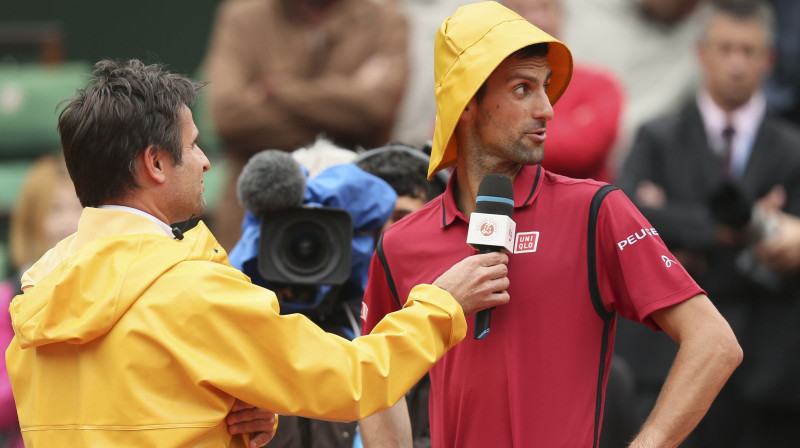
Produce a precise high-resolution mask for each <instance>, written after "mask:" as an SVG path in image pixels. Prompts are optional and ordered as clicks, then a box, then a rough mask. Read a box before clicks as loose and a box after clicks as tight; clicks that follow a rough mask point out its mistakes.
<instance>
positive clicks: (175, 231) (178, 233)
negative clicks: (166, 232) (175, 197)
mask: <svg viewBox="0 0 800 448" xmlns="http://www.w3.org/2000/svg"><path fill="white" fill-rule="evenodd" d="M192 218H194V213H192V216H190V217H189V219H187V220H186V222H184V223H183V229H181V228H180V227H178V226H172V234H173V235H174V236H175V239H176V240H178V241H181V240H182V239H183V232H184V231H185V230H186V228H187V227H189V222H191V221H192Z"/></svg>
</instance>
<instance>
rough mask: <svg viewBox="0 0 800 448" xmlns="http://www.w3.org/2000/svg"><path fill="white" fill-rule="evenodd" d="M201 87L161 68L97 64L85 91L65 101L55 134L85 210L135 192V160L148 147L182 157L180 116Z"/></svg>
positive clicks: (178, 159) (177, 160)
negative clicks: (57, 133) (58, 137)
mask: <svg viewBox="0 0 800 448" xmlns="http://www.w3.org/2000/svg"><path fill="white" fill-rule="evenodd" d="M203 85H204V84H203V83H197V82H195V81H192V80H191V79H189V78H188V77H186V76H183V75H177V74H172V73H169V72H168V71H167V70H166V68H165V67H164V66H163V65H159V64H154V65H145V64H144V63H142V62H141V61H139V60H136V59H131V60H130V61H127V62H124V63H122V62H116V61H111V60H102V61H100V62H98V63H97V64H95V66H94V72H93V73H92V77H91V80H90V81H89V83H88V85H87V87H86V88H84V89H80V90H78V91H77V92H76V94H75V96H74V97H73V98H72V99H70V100H67V101H68V104H67V106H66V107H65V108H64V110H62V111H61V113H60V114H59V117H58V132H59V134H60V135H61V145H62V146H63V149H64V159H65V161H66V163H67V170H68V171H69V175H70V177H71V178H72V182H73V183H74V184H75V192H76V193H77V195H78V199H80V201H81V204H82V205H83V206H84V207H96V206H98V205H102V204H106V203H108V202H109V201H114V200H118V199H120V198H122V197H123V196H124V195H126V194H127V193H129V192H130V191H132V190H134V189H136V188H139V185H138V184H137V182H136V157H137V156H138V155H139V154H140V153H142V152H144V151H145V149H147V147H149V146H150V145H153V146H154V147H155V148H156V150H157V151H167V152H169V154H170V156H171V158H172V161H173V164H180V163H182V162H183V159H182V157H181V155H182V148H181V122H180V112H181V110H182V108H183V106H184V105H185V106H190V105H192V104H193V103H194V101H195V98H196V97H197V91H198V90H199V89H200V88H201V87H202V86H203Z"/></svg>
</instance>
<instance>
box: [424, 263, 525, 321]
mask: <svg viewBox="0 0 800 448" xmlns="http://www.w3.org/2000/svg"><path fill="white" fill-rule="evenodd" d="M507 263H508V255H506V254H504V253H500V252H493V253H490V254H482V255H472V256H469V257H467V258H465V259H463V260H461V261H459V262H458V263H456V264H455V265H454V266H453V267H452V268H450V269H448V270H447V271H446V272H445V273H444V274H442V275H441V276H439V278H437V279H436V281H434V282H433V284H434V285H435V286H438V287H440V288H442V289H444V290H445V291H447V292H449V293H450V294H452V296H453V297H454V298H455V299H456V301H458V303H459V304H460V305H461V308H463V309H464V314H465V315H470V314H472V313H475V312H478V311H480V310H484V309H487V308H491V307H493V306H499V305H504V304H506V303H508V301H509V295H508V292H507V291H506V289H508V285H509V281H508V277H507V275H508V266H506V264H507Z"/></svg>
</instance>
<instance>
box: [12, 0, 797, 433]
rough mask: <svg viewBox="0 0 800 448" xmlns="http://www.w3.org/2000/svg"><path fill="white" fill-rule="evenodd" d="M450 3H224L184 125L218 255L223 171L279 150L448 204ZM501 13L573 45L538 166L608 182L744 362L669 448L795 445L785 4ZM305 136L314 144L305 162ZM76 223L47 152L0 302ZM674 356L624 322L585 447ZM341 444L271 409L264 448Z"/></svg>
mask: <svg viewBox="0 0 800 448" xmlns="http://www.w3.org/2000/svg"><path fill="white" fill-rule="evenodd" d="M466 3H471V2H467V1H463V0H395V1H390V0H383V1H380V0H224V1H222V2H221V3H220V4H219V7H218V9H217V11H216V15H215V19H214V22H213V24H209V26H210V29H211V34H210V35H211V37H210V40H209V42H208V44H207V47H206V55H205V59H204V61H203V63H202V66H201V67H199V69H200V70H199V73H202V77H203V78H204V79H205V80H207V81H209V85H208V87H207V89H208V91H209V97H208V101H206V102H203V104H200V105H198V107H196V108H195V114H198V115H200V114H203V115H208V116H210V121H209V125H208V126H206V127H202V126H200V120H198V127H199V128H200V134H201V141H202V139H203V137H202V136H203V134H213V135H215V136H217V137H218V139H219V141H220V145H221V148H222V151H221V153H220V154H218V155H216V156H215V158H214V159H213V160H212V170H213V169H214V167H213V165H214V163H215V162H222V163H221V165H222V168H218V169H221V170H224V171H225V175H224V179H225V181H224V182H223V186H222V187H221V190H220V193H219V194H220V197H221V199H220V201H219V203H218V205H217V206H216V207H214V208H213V209H211V210H210V211H209V212H208V215H207V216H206V217H205V218H204V219H205V220H207V221H208V222H209V227H210V228H211V229H212V230H213V231H214V233H215V234H216V236H217V238H218V239H219V241H220V243H221V244H222V246H223V247H224V248H225V249H226V250H228V251H230V250H232V249H233V247H234V246H235V245H236V243H237V241H239V239H240V237H241V236H242V230H241V229H242V222H243V217H244V214H245V210H244V208H243V206H242V205H241V204H240V203H239V201H238V200H237V198H236V184H237V179H238V176H239V173H240V172H241V170H242V168H243V167H244V166H245V164H246V162H247V161H248V160H249V159H250V158H251V156H253V155H254V154H256V153H257V152H260V151H262V150H265V149H278V150H282V151H286V152H292V153H293V154H294V156H295V159H296V160H298V162H299V163H300V164H301V165H303V166H305V167H306V169H307V172H308V174H309V176H310V177H312V178H313V177H314V176H315V175H317V173H319V172H321V171H324V169H325V168H327V167H330V166H333V165H335V164H338V163H356V164H357V165H358V166H359V167H361V168H362V169H363V170H365V171H367V172H369V173H371V174H373V175H375V176H377V177H379V178H381V179H383V180H384V181H386V182H387V183H388V184H389V185H390V186H392V187H393V189H394V190H395V193H396V194H397V196H398V199H397V201H396V203H395V207H394V210H393V215H392V217H391V218H390V219H389V221H388V222H386V224H385V225H386V226H388V225H389V224H391V222H393V221H394V220H398V219H401V218H402V216H404V215H405V214H408V213H411V212H413V211H414V210H416V209H417V208H419V207H421V206H422V205H423V204H424V203H425V202H426V201H428V200H431V199H433V198H434V197H435V196H436V195H438V194H439V193H441V191H443V189H444V183H445V182H446V181H447V179H446V177H445V178H434V179H432V180H431V182H427V181H426V180H425V176H426V171H427V162H425V161H424V160H426V158H427V154H426V149H427V150H429V147H428V146H427V145H428V141H429V139H430V138H431V136H432V134H433V129H434V119H435V118H434V117H435V110H436V108H435V104H434V88H435V86H434V81H433V39H434V35H435V32H436V29H437V27H438V26H439V24H440V23H441V22H442V20H443V19H444V18H445V17H447V16H449V15H451V14H452V13H453V11H455V10H456V8H457V7H458V6H460V5H463V4H466ZM501 3H504V4H505V5H506V6H508V7H509V8H510V9H513V10H515V11H516V12H517V13H519V14H520V15H521V16H523V17H524V18H526V19H527V20H528V21H530V22H531V23H533V24H534V25H536V26H538V27H539V28H541V29H542V30H544V31H546V32H547V33H549V34H550V35H552V36H554V37H556V38H558V39H559V40H561V41H562V42H564V43H565V44H566V45H567V46H568V47H569V48H570V50H571V51H572V53H573V57H574V72H573V75H572V80H571V83H570V85H569V87H568V89H567V91H566V93H565V94H564V95H563V97H562V98H561V99H560V101H559V102H558V103H557V105H556V106H555V107H554V113H555V118H554V119H553V120H552V121H551V122H550V123H548V126H547V143H546V145H545V148H546V156H545V159H544V162H543V166H544V167H545V168H546V169H548V170H550V171H553V172H556V173H559V174H564V175H567V176H571V177H578V178H593V179H597V180H601V181H605V182H609V183H614V184H617V185H618V186H619V187H620V188H621V189H622V190H623V191H624V192H625V193H626V194H627V195H628V196H629V197H630V198H631V200H632V201H633V202H634V203H635V204H636V206H637V207H639V209H640V210H641V211H642V213H643V214H644V215H645V216H646V217H647V219H648V220H649V221H650V222H651V223H652V224H653V227H654V228H656V229H657V230H658V233H659V235H661V237H662V238H663V239H664V241H665V243H666V244H667V246H668V247H669V248H670V250H671V251H672V253H673V254H674V255H675V257H677V258H678V260H679V261H680V262H681V263H682V264H683V265H684V266H685V267H686V268H687V270H688V271H689V273H690V274H692V276H693V277H694V278H695V280H696V281H697V282H698V283H699V284H700V286H701V287H702V288H704V289H705V290H706V292H707V293H708V296H709V297H710V298H711V300H712V301H713V302H714V303H715V305H716V306H717V307H718V308H719V309H720V311H721V312H722V313H723V315H724V316H725V317H726V318H727V319H728V320H729V322H730V323H731V326H732V327H733V329H734V331H735V333H736V335H737V337H738V338H739V342H740V343H741V345H742V347H743V349H744V363H743V364H742V367H741V368H740V369H738V370H737V372H736V373H735V374H734V377H733V378H732V380H731V382H729V384H728V385H727V386H726V387H725V389H724V390H723V392H722V393H721V395H720V397H719V398H718V400H717V402H715V404H714V405H713V406H712V408H711V410H710V412H709V414H708V415H707V417H706V418H705V419H704V420H703V422H701V424H700V426H699V427H698V429H697V431H695V433H694V434H693V435H692V436H690V438H689V439H688V440H687V441H686V442H685V444H684V445H683V446H688V447H716V446H719V447H739V446H741V447H753V446H775V447H783V446H786V447H789V446H797V445H796V443H797V442H796V441H795V439H796V437H794V435H793V432H794V425H795V424H796V423H797V422H800V383H798V382H797V381H796V380H797V378H800V356H798V355H800V330H798V327H797V324H798V323H800V28H798V27H796V26H794V25H795V24H797V23H800V2H796V1H793V0H771V1H756V0H713V1H712V0H505V1H503V2H501ZM53 106H55V104H54V105H53ZM199 107H202V108H204V109H199ZM321 138H322V139H324V140H325V141H327V142H329V143H330V147H329V148H327V149H326V150H320V149H317V150H314V147H313V144H314V143H315V142H317V141H318V140H319V139H321ZM376 148H381V150H380V151H377V152H375V151H374V150H375V149H376ZM369 150H373V152H370V151H369ZM410 152H411V153H413V154H414V155H409V153H410ZM368 153H369V154H371V155H370V156H368V157H365V156H364V155H365V154H368ZM421 160H422V161H421ZM80 211H81V207H80V204H79V202H78V200H77V197H76V196H75V193H74V190H73V189H72V185H71V182H70V180H69V176H68V174H67V172H66V167H65V165H64V162H63V158H62V157H60V156H59V155H58V154H57V151H56V154H54V155H47V156H44V157H42V158H40V159H39V160H37V161H36V162H35V163H34V164H33V165H32V166H31V169H30V172H29V173H28V174H27V176H26V179H25V181H24V182H23V184H22V186H21V188H20V191H19V194H18V198H17V200H16V203H15V206H14V208H13V209H12V210H11V213H10V219H9V222H10V225H9V235H8V242H9V243H8V246H9V252H10V256H11V263H12V264H11V266H12V269H10V271H12V272H11V273H10V275H9V276H8V278H7V280H5V281H4V282H2V283H0V302H1V303H2V304H3V306H4V307H6V308H7V306H8V303H9V302H10V301H11V299H12V298H13V296H14V295H15V294H16V292H17V291H18V290H19V276H20V274H21V273H22V272H24V270H25V269H26V267H27V266H29V265H30V264H32V263H33V262H34V261H36V260H37V259H38V258H39V257H40V256H42V255H43V254H44V253H45V252H46V251H47V250H49V249H50V248H51V247H53V246H54V245H55V243H56V242H57V241H59V240H60V239H62V238H64V237H65V236H67V235H69V234H70V233H72V232H74V231H75V230H76V229H77V225H78V223H77V221H78V217H79V216H80ZM380 227H384V226H380ZM378 234H379V231H378ZM354 330H356V331H353V332H351V333H354V334H359V331H357V329H354ZM12 335H13V333H12V331H11V328H10V321H9V318H8V316H7V313H3V314H2V319H0V338H2V342H4V343H6V344H8V342H9V341H10V339H11V336H12ZM675 351H676V345H675V344H674V343H673V342H672V341H671V340H670V339H669V338H668V337H666V336H665V335H663V334H661V333H658V332H653V331H651V330H649V329H647V328H645V327H643V326H634V325H632V324H631V325H629V324H628V323H627V322H626V321H624V319H620V321H619V323H618V338H617V347H616V351H615V362H614V368H613V369H612V372H615V373H613V374H612V377H611V378H610V379H609V389H608V398H607V404H606V416H605V419H606V424H605V429H604V433H603V436H604V437H603V440H602V443H601V446H604V447H616V446H624V444H625V441H626V440H630V439H631V438H632V437H633V436H634V435H635V431H636V430H637V429H638V428H639V427H640V426H641V424H642V423H643V421H644V418H646V416H647V415H646V412H647V411H649V409H651V408H652V405H653V401H654V400H655V398H656V396H657V394H658V392H659V390H660V387H661V385H662V383H663V380H664V378H665V377H666V374H667V371H666V369H668V367H669V365H670V363H671V361H672V358H673V357H674V354H675ZM2 372H3V374H4V376H5V377H4V378H0V383H2V384H0V427H2V430H3V431H4V433H3V434H4V436H3V437H4V439H3V443H5V445H2V446H9V447H12V446H18V445H15V444H19V443H20V442H19V437H18V433H17V434H15V424H16V413H15V408H14V405H13V397H12V396H11V391H10V386H9V385H8V380H7V373H6V372H5V364H3V369H2ZM425 387H426V383H425V381H424V380H423V382H422V383H421V384H420V385H418V386H417V387H416V388H415V389H412V391H411V392H410V393H409V396H408V402H409V409H410V411H411V413H412V425H413V428H412V430H413V433H414V443H415V447H423V446H430V441H429V439H428V434H427V400H426V397H427V391H426V389H425ZM17 432H18V431H17ZM357 432H358V431H357V428H356V425H355V424H332V423H327V422H316V421H310V420H306V419H296V420H295V419H292V420H290V419H286V420H284V418H283V417H282V418H281V426H279V430H278V433H277V436H276V438H275V439H274V440H273V442H272V444H271V445H270V446H283V447H340V446H341V447H345V446H346V447H351V446H358V445H359V444H360V440H359V437H358V433H357Z"/></svg>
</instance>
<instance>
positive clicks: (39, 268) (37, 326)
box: [9, 208, 227, 348]
mask: <svg viewBox="0 0 800 448" xmlns="http://www.w3.org/2000/svg"><path fill="white" fill-rule="evenodd" d="M198 227H199V228H196V229H193V231H190V232H187V236H186V238H185V240H184V241H183V242H182V243H181V242H178V241H176V240H174V239H172V238H170V237H169V236H167V235H166V234H165V232H164V231H163V230H161V228H160V227H159V226H158V225H157V224H156V223H154V222H153V221H151V220H149V219H147V218H145V217H141V216H137V215H134V214H132V213H130V212H126V211H119V210H105V209H94V208H86V209H85V210H84V212H83V214H82V215H81V219H80V221H79V222H78V232H77V233H75V234H73V235H72V236H70V237H68V238H66V239H65V240H63V241H61V242H60V243H59V244H58V245H56V247H54V248H53V249H51V250H50V251H48V252H47V254H45V256H44V257H42V259H41V260H40V261H39V262H37V263H36V264H35V265H34V266H33V267H32V268H31V269H30V270H28V271H27V272H26V273H25V275H24V276H23V278H22V287H23V289H24V290H25V294H23V295H22V296H19V297H17V298H16V299H15V300H13V301H12V302H11V307H10V309H9V311H10V313H11V321H12V325H13V327H14V332H15V333H16V335H17V339H18V341H19V343H20V345H21V346H22V347H23V348H29V347H39V346H43V345H48V344H54V343H59V342H66V343H70V344H85V343H88V342H91V341H92V340H94V339H96V338H98V337H100V336H103V335H105V334H106V333H107V332H108V331H109V330H110V329H111V328H112V327H113V326H114V324H116V322H117V321H118V320H119V319H120V317H121V316H122V315H123V314H125V312H126V311H127V310H128V308H130V306H131V305H132V304H133V303H134V302H135V301H136V299H137V298H138V297H139V296H140V295H141V294H142V292H143V291H144V290H146V289H147V288H148V287H149V286H150V284H151V283H152V282H153V281H154V279H155V278H157V275H155V273H159V272H164V271H166V270H168V269H170V268H171V267H173V266H175V265H176V264H177V263H179V262H181V261H184V260H186V259H187V258H194V256H197V255H199V254H218V257H219V258H220V259H222V258H227V256H226V255H225V254H224V252H221V251H219V250H217V252H214V250H213V249H214V245H215V244H216V240H213V239H207V238H199V236H200V235H204V234H205V233H207V232H203V231H201V229H203V230H204V229H205V227H204V224H203V223H202V222H201V223H200V224H199V225H198ZM89 230H91V231H89ZM194 252H197V254H195V253H194ZM200 257H202V258H210V257H208V256H203V255H200ZM134 260H137V263H133V261H134ZM143 270H144V271H146V272H144V271H143ZM86 272H92V275H91V276H87V275H86Z"/></svg>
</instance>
